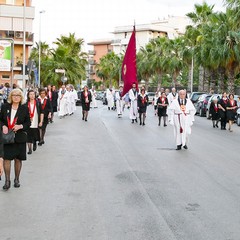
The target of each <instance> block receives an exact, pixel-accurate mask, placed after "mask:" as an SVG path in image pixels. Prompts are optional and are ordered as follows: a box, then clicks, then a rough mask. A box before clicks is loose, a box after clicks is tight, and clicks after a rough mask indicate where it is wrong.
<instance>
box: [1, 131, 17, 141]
mask: <svg viewBox="0 0 240 240" xmlns="http://www.w3.org/2000/svg"><path fill="white" fill-rule="evenodd" d="M2 139H3V144H12V143H14V142H15V132H14V131H13V130H10V131H8V133H7V134H4V133H3V134H2Z"/></svg>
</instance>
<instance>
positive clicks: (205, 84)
mask: <svg viewBox="0 0 240 240" xmlns="http://www.w3.org/2000/svg"><path fill="white" fill-rule="evenodd" d="M210 82H211V72H210V71H209V69H205V77H204V82H203V91H204V92H209V85H210Z"/></svg>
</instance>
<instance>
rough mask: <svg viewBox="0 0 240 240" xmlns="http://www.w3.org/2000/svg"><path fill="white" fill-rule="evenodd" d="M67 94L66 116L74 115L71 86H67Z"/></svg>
mask: <svg viewBox="0 0 240 240" xmlns="http://www.w3.org/2000/svg"><path fill="white" fill-rule="evenodd" d="M66 90H67V91H66V93H65V96H64V97H65V99H66V110H67V113H66V115H72V103H71V101H72V97H71V95H72V92H71V89H70V86H69V85H67V86H66Z"/></svg>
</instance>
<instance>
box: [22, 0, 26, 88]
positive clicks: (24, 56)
mask: <svg viewBox="0 0 240 240" xmlns="http://www.w3.org/2000/svg"><path fill="white" fill-rule="evenodd" d="M25 65H26V0H24V2H23V72H22V74H23V81H22V88H23V89H25V86H26V78H25V76H26V73H25V71H26V69H25Z"/></svg>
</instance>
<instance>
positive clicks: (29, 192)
mask: <svg viewBox="0 0 240 240" xmlns="http://www.w3.org/2000/svg"><path fill="white" fill-rule="evenodd" d="M157 124H158V119H157V117H155V116H154V113H153V111H152V106H150V107H149V111H148V116H147V120H146V126H144V127H143V126H139V125H137V124H131V123H130V120H129V118H128V111H126V112H125V115H124V117H123V118H122V119H118V118H117V114H116V112H113V111H108V110H107V107H106V106H102V105H101V104H100V107H99V108H98V109H93V110H91V111H90V113H89V121H88V122H84V121H82V120H81V107H78V108H77V112H76V113H75V114H74V115H73V116H71V117H67V118H65V119H62V120H60V119H57V118H55V122H54V124H51V125H49V126H48V130H47V136H46V143H45V144H44V145H43V146H42V147H39V148H38V149H37V151H36V152H34V154H33V155H31V156H30V157H29V158H28V160H27V161H26V162H24V164H23V169H22V175H21V179H20V180H21V187H20V188H19V189H15V188H10V189H9V191H8V192H3V191H2V190H0V204H1V208H0V216H1V218H0V239H1V240H240V148H239V139H240V127H238V126H236V125H234V127H233V130H234V132H233V133H230V132H229V131H221V130H219V129H213V128H212V124H211V121H209V120H207V119H206V118H201V117H198V116H196V121H195V124H194V127H193V129H192V130H193V133H192V136H191V139H190V140H191V141H190V144H189V150H187V151H186V150H182V151H176V150H175V143H174V139H173V129H172V127H171V126H168V127H166V128H164V127H162V126H161V127H158V126H157ZM219 125H220V124H219ZM3 178H4V177H3ZM12 179H13V172H12ZM3 184H4V181H3V180H2V181H1V182H0V187H1V189H2V186H3Z"/></svg>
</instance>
